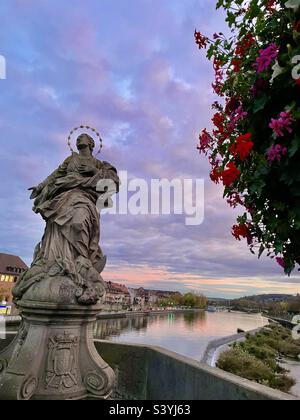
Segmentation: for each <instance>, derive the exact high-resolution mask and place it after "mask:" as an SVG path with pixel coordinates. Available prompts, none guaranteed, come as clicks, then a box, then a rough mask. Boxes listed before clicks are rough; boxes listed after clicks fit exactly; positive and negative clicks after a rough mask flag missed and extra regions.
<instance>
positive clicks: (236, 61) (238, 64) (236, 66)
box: [231, 58, 242, 73]
mask: <svg viewBox="0 0 300 420" xmlns="http://www.w3.org/2000/svg"><path fill="white" fill-rule="evenodd" d="M231 65H232V66H233V71H234V73H239V72H240V71H241V65H242V61H241V60H239V59H237V58H234V59H233V60H232V61H231Z"/></svg>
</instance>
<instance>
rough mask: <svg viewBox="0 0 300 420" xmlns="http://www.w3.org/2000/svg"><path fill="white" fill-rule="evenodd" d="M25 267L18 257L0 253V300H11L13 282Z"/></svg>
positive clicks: (9, 301)
mask: <svg viewBox="0 0 300 420" xmlns="http://www.w3.org/2000/svg"><path fill="white" fill-rule="evenodd" d="M27 268H28V267H27V265H26V264H25V263H24V261H23V260H21V258H20V257H17V256H15V255H10V254H3V253H0V301H3V300H5V301H6V302H8V303H11V302H12V289H13V287H14V284H15V283H16V281H17V280H18V278H19V277H20V276H21V274H23V273H24V271H25V270H27Z"/></svg>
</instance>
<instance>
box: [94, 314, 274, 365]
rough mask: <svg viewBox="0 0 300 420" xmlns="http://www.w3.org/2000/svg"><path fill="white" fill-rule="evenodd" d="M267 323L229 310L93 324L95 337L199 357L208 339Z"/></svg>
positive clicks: (106, 321)
mask: <svg viewBox="0 0 300 420" xmlns="http://www.w3.org/2000/svg"><path fill="white" fill-rule="evenodd" d="M265 324H267V320H266V319H265V318H263V317H262V316H260V315H248V314H240V313H228V312H217V313H208V312H200V311H199V312H185V313H168V314H159V315H150V316H134V315H131V316H130V317H128V318H116V319H102V320H99V321H98V322H97V323H96V324H95V330H94V335H95V338H99V339H106V340H112V341H121V342H127V343H138V344H150V345H157V346H161V347H164V348H166V349H168V350H172V351H175V352H177V353H180V354H182V355H185V356H188V357H191V358H194V359H196V360H200V359H201V358H202V357H203V354H204V352H205V349H206V347H207V345H208V343H209V342H210V341H211V340H215V339H217V338H221V337H225V336H228V335H232V334H235V333H236V332H237V329H238V328H241V329H243V330H245V331H250V330H253V329H255V328H258V327H261V326H263V325H265Z"/></svg>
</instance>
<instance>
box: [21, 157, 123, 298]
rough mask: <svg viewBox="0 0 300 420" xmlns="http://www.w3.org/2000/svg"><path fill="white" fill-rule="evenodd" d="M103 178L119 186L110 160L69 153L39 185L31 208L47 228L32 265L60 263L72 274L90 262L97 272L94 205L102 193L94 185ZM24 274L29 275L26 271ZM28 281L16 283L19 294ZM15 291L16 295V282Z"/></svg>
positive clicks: (101, 259)
mask: <svg viewBox="0 0 300 420" xmlns="http://www.w3.org/2000/svg"><path fill="white" fill-rule="evenodd" d="M83 164H84V165H85V166H88V167H90V168H91V169H92V171H91V173H90V176H84V175H82V174H81V173H80V171H79V168H80V166H81V165H83ZM94 172H95V174H94V175H93V173H94ZM103 179H105V180H111V181H113V182H114V183H115V184H116V190H117V189H118V186H119V178H118V175H117V171H116V169H115V168H114V167H112V166H111V165H110V164H109V163H107V162H100V161H98V160H97V159H95V158H94V157H92V156H91V157H83V156H80V155H79V154H77V153H72V155H71V156H70V157H69V158H67V159H66V160H65V162H64V163H63V164H62V165H61V166H60V167H59V168H58V169H57V170H56V171H55V172H54V173H53V174H52V175H50V176H49V177H48V178H47V179H46V180H45V181H44V182H43V183H42V184H41V186H42V190H41V192H40V194H39V195H38V196H37V197H36V200H35V203H34V211H35V212H36V213H40V214H41V215H42V217H43V218H44V220H45V221H46V230H45V234H44V237H43V239H42V242H41V243H40V244H39V245H38V247H37V249H36V252H35V257H34V261H33V264H32V267H34V266H35V265H41V264H44V263H45V262H47V264H48V267H49V266H51V262H57V263H59V262H61V263H62V264H63V266H64V270H66V272H67V273H70V275H71V276H74V277H76V275H78V272H79V271H80V269H81V266H82V265H83V266H85V267H86V269H88V268H89V265H90V264H91V266H92V267H93V268H94V269H95V270H96V271H97V272H98V273H100V272H101V271H102V270H103V268H104V265H105V257H104V256H103V253H102V251H101V248H100V246H99V240H100V222H99V213H98V211H97V207H96V203H97V200H98V198H99V197H100V195H101V192H97V184H98V182H99V181H100V180H103ZM102 194H103V192H102ZM29 272H30V270H29ZM29 274H30V273H29ZM25 277H26V278H28V277H30V276H29V275H28V273H27V275H26V276H25ZM31 280H33V279H32V278H31ZM21 283H24V282H21ZM30 283H32V281H29V282H28V285H26V282H25V284H20V285H19V295H20V294H22V293H23V292H24V290H26V288H27V286H29V285H30ZM15 294H16V295H17V296H18V285H17V286H16V290H15Z"/></svg>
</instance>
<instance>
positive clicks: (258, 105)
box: [253, 94, 269, 114]
mask: <svg viewBox="0 0 300 420" xmlns="http://www.w3.org/2000/svg"><path fill="white" fill-rule="evenodd" d="M268 100H269V96H268V95H266V94H263V95H262V96H261V97H260V98H258V99H256V100H255V101H254V107H253V113H254V114H256V113H257V112H259V111H261V110H262V109H264V107H265V106H266V103H267V102H268Z"/></svg>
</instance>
